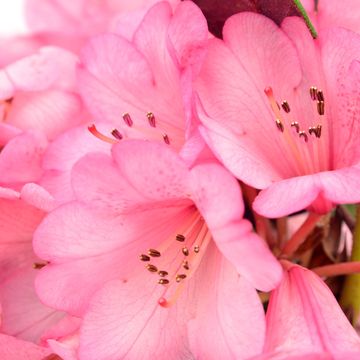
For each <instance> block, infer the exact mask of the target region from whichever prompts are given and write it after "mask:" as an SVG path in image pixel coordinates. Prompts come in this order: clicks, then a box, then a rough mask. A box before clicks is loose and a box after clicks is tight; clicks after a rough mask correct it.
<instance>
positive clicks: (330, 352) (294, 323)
mask: <svg viewBox="0 0 360 360" xmlns="http://www.w3.org/2000/svg"><path fill="white" fill-rule="evenodd" d="M266 321H267V335H266V340H265V346H264V353H265V355H263V356H262V357H261V358H262V359H318V358H319V359H323V358H324V359H339V360H340V359H354V360H355V359H358V358H359V356H360V338H359V336H358V335H357V334H356V331H355V330H354V328H353V327H352V326H351V324H350V323H349V321H348V320H347V318H346V316H345V315H344V313H343V312H342V310H341V308H340V307H339V305H338V303H337V300H336V299H335V297H334V295H333V294H332V292H331V291H330V289H329V288H328V287H327V286H326V284H325V283H324V282H323V281H322V280H321V279H320V278H319V277H318V276H317V275H316V274H314V273H313V272H312V271H310V270H307V269H305V268H302V267H300V266H296V265H290V268H289V269H288V270H287V272H286V274H285V275H284V278H283V280H282V282H281V284H280V286H279V287H278V288H277V289H276V290H274V291H273V292H272V293H271V296H270V302H269V307H268V310H267V314H266Z"/></svg>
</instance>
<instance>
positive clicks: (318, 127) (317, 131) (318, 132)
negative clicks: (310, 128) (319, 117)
mask: <svg viewBox="0 0 360 360" xmlns="http://www.w3.org/2000/svg"><path fill="white" fill-rule="evenodd" d="M321 128H322V126H321V125H320V124H319V125H318V126H317V127H316V133H315V135H316V137H318V138H319V137H321Z"/></svg>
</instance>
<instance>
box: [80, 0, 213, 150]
mask: <svg viewBox="0 0 360 360" xmlns="http://www.w3.org/2000/svg"><path fill="white" fill-rule="evenodd" d="M155 19H156V20H155ZM207 37H208V30H207V25H206V20H205V18H204V16H203V15H202V13H201V11H200V10H199V9H198V8H197V7H196V5H194V4H193V3H192V2H190V1H184V2H181V3H180V4H179V5H178V7H177V8H176V9H175V11H174V12H173V11H172V10H171V7H170V5H169V4H168V3H166V2H161V3H159V4H156V5H154V6H153V7H152V8H151V9H150V10H149V11H148V12H147V14H146V16H145V17H144V19H143V21H142V22H141V24H140V25H139V27H138V28H137V30H136V31H135V33H134V36H133V38H132V41H131V42H129V41H128V40H126V39H125V38H123V37H121V36H118V35H115V34H105V35H100V36H98V37H95V38H93V39H92V40H91V41H90V42H89V44H88V45H87V46H86V47H85V48H84V49H83V51H82V56H81V59H82V64H81V67H80V69H79V81H80V89H81V93H82V95H83V99H84V101H85V103H86V105H87V107H88V109H89V110H90V112H91V113H92V114H93V116H94V117H95V119H96V120H98V121H107V122H109V123H111V124H113V126H115V127H116V128H117V129H118V132H119V133H120V135H119V134H118V137H119V136H120V137H125V138H127V137H130V138H141V139H152V140H159V141H164V142H166V143H169V144H170V145H172V146H173V147H174V148H176V149H180V148H181V147H182V146H183V145H184V142H185V138H186V139H188V138H189V137H190V136H191V135H192V133H191V131H192V127H191V123H192V121H193V114H192V106H191V105H192V104H191V102H192V100H191V96H192V80H193V77H194V76H195V75H196V74H197V73H198V71H199V68H200V66H201V62H202V60H203V56H204V47H205V43H206V40H207ZM121 117H123V119H121Z"/></svg>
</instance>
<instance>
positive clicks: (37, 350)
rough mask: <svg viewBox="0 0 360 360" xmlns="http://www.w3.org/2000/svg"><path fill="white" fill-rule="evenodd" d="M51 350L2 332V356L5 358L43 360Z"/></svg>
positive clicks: (0, 347)
mask: <svg viewBox="0 0 360 360" xmlns="http://www.w3.org/2000/svg"><path fill="white" fill-rule="evenodd" d="M50 354H51V351H49V349H46V348H44V347H40V346H37V345H35V344H33V343H31V342H26V341H22V340H18V339H16V338H14V337H12V336H7V335H3V334H0V357H1V359H4V360H19V359H21V360H43V359H44V358H45V357H46V356H48V355H50Z"/></svg>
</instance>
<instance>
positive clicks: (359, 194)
mask: <svg viewBox="0 0 360 360" xmlns="http://www.w3.org/2000/svg"><path fill="white" fill-rule="evenodd" d="M359 179H360V166H359V165H355V166H352V167H348V168H343V169H340V170H335V171H327V172H323V173H320V174H319V182H320V184H321V187H322V190H323V194H324V197H325V198H327V199H328V200H330V201H332V202H333V203H335V204H346V203H357V202H359V201H360V189H359Z"/></svg>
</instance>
